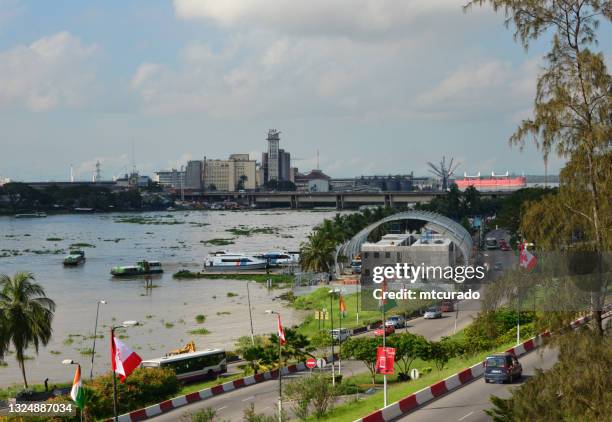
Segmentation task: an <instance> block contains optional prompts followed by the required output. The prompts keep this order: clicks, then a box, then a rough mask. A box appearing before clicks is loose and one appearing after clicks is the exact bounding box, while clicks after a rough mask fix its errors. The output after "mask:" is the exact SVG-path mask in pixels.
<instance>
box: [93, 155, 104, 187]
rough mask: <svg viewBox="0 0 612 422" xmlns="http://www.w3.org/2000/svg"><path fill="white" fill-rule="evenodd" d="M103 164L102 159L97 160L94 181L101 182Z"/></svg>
mask: <svg viewBox="0 0 612 422" xmlns="http://www.w3.org/2000/svg"><path fill="white" fill-rule="evenodd" d="M101 166H102V165H101V164H100V161H99V160H98V161H96V169H95V170H94V174H93V181H94V182H99V181H100V179H101V178H100V174H101V173H102V171H101Z"/></svg>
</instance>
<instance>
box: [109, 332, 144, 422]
mask: <svg viewBox="0 0 612 422" xmlns="http://www.w3.org/2000/svg"><path fill="white" fill-rule="evenodd" d="M135 325H138V321H123V323H122V324H121V325H113V326H112V327H111V342H113V345H114V342H115V330H116V329H118V328H128V327H133V326H135ZM111 359H115V356H111ZM113 414H114V420H115V422H119V415H118V413H117V374H116V373H115V371H113Z"/></svg>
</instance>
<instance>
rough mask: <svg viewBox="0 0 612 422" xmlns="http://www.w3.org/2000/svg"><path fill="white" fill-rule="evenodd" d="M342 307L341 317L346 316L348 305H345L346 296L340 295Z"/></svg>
mask: <svg viewBox="0 0 612 422" xmlns="http://www.w3.org/2000/svg"><path fill="white" fill-rule="evenodd" d="M338 302H339V305H340V315H342V316H344V315H346V303H344V296H342V295H340V299H338Z"/></svg>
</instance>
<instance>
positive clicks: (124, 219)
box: [114, 214, 185, 225]
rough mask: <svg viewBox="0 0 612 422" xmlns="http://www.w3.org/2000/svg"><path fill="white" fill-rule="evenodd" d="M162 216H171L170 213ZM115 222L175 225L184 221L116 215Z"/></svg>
mask: <svg viewBox="0 0 612 422" xmlns="http://www.w3.org/2000/svg"><path fill="white" fill-rule="evenodd" d="M164 217H172V215H170V214H168V215H166V216H164ZM162 218H163V217H162ZM114 222H115V223H131V224H146V225H175V224H185V222H184V221H178V220H176V219H172V220H160V218H159V217H145V216H138V217H118V218H116V219H115V220H114Z"/></svg>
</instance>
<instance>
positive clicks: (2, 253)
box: [0, 249, 21, 258]
mask: <svg viewBox="0 0 612 422" xmlns="http://www.w3.org/2000/svg"><path fill="white" fill-rule="evenodd" d="M19 255H21V252H19V251H18V250H17V249H0V258H8V257H10V256H19Z"/></svg>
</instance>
